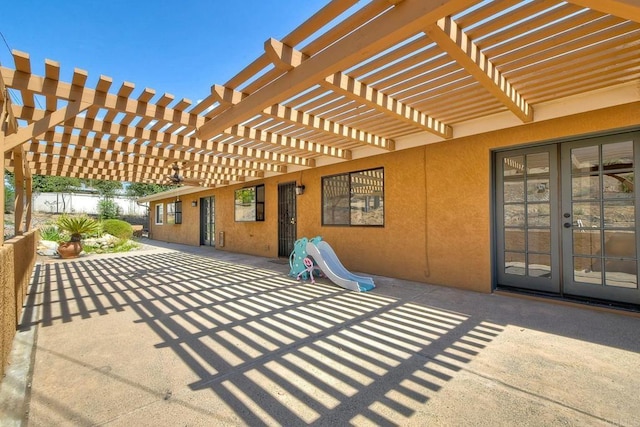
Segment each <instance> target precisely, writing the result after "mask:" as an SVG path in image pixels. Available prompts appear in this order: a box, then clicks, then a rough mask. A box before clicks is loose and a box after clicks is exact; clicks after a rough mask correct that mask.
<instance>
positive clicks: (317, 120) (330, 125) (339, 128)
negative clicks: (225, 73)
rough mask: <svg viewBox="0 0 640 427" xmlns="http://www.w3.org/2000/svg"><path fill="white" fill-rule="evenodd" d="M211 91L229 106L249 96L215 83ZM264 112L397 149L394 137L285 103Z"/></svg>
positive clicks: (342, 136)
mask: <svg viewBox="0 0 640 427" xmlns="http://www.w3.org/2000/svg"><path fill="white" fill-rule="evenodd" d="M211 93H215V97H216V100H217V101H218V102H219V103H220V104H222V105H226V106H227V108H229V107H231V106H232V105H236V104H238V103H239V102H240V101H242V100H243V99H244V98H246V97H247V96H248V95H247V94H245V93H242V92H239V91H237V90H234V89H231V88H227V87H224V86H221V85H213V87H212V88H211ZM262 114H264V115H266V116H269V117H273V118H276V119H280V120H285V121H286V122H288V123H291V124H295V125H302V126H304V127H306V128H308V129H313V130H317V131H320V132H323V133H325V134H327V135H331V136H336V137H339V138H341V139H347V140H350V141H353V142H356V143H358V144H366V145H370V146H373V147H376V148H382V149H384V150H388V151H393V150H395V141H394V140H393V139H389V138H385V137H382V136H378V135H374V134H372V133H370V132H365V131H362V130H359V129H356V128H353V127H351V126H347V125H343V124H340V123H337V122H334V121H331V120H328V119H324V118H322V117H318V116H315V115H313V114H309V113H305V112H304V111H300V110H297V109H295V108H291V107H285V106H284V105H280V104H277V105H272V106H270V107H268V108H265V109H264V110H263V111H262Z"/></svg>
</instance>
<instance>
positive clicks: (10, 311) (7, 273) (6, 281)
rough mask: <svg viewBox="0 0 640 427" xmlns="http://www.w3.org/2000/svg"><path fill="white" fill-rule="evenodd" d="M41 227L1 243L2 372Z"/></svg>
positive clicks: (14, 330)
mask: <svg viewBox="0 0 640 427" xmlns="http://www.w3.org/2000/svg"><path fill="white" fill-rule="evenodd" d="M39 236H40V233H39V230H38V229H33V230H30V231H28V232H26V233H24V234H23V235H21V236H16V237H13V238H11V239H9V240H7V241H5V242H4V245H3V246H1V247H0V266H1V268H2V271H0V273H2V274H1V276H0V285H1V292H0V321H1V322H2V333H1V337H0V340H1V341H2V344H1V350H0V352H1V353H2V355H1V359H2V360H1V362H2V365H1V366H0V372H2V373H3V374H4V370H5V369H6V367H7V363H8V359H7V358H8V355H9V352H10V351H11V345H12V342H13V337H14V335H15V332H16V328H17V326H18V319H19V318H20V315H21V314H22V306H23V303H24V299H25V296H26V293H27V288H28V286H29V280H30V278H31V273H32V272H33V267H34V266H35V262H36V247H37V245H38V238H39Z"/></svg>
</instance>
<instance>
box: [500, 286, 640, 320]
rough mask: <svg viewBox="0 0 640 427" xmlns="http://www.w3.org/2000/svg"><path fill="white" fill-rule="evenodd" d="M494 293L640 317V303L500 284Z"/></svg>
mask: <svg viewBox="0 0 640 427" xmlns="http://www.w3.org/2000/svg"><path fill="white" fill-rule="evenodd" d="M493 293H494V294H496V295H503V296H510V297H515V298H523V299H529V300H533V301H541V302H548V303H552V304H560V305H566V306H569V307H576V308H585V309H589V310H596V311H602V312H607V313H614V314H623V315H625V316H631V317H636V318H640V305H637V304H627V303H621V302H612V301H604V300H597V299H592V298H583V297H575V296H572V295H564V296H561V295H557V294H549V293H543V292H535V291H530V290H523V289H516V288H511V287H507V286H500V287H498V288H497V289H495V290H494V291H493Z"/></svg>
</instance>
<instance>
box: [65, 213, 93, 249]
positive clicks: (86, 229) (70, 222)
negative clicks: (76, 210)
mask: <svg viewBox="0 0 640 427" xmlns="http://www.w3.org/2000/svg"><path fill="white" fill-rule="evenodd" d="M58 228H59V229H60V230H62V231H66V232H67V233H69V234H70V235H71V239H70V241H71V242H79V241H80V240H81V239H82V236H83V235H85V234H94V233H97V232H98V231H100V223H99V222H97V221H95V220H93V219H91V218H89V217H86V216H68V215H63V216H61V217H60V218H58Z"/></svg>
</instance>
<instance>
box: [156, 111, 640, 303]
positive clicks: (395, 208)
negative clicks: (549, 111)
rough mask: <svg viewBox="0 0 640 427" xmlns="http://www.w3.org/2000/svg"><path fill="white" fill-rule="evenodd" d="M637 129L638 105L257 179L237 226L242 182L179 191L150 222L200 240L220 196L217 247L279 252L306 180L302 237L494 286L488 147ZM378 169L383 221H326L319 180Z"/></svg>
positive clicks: (399, 269) (364, 263)
mask: <svg viewBox="0 0 640 427" xmlns="http://www.w3.org/2000/svg"><path fill="white" fill-rule="evenodd" d="M633 126H640V103H633V104H627V105H623V106H618V107H612V108H607V109H603V110H599V111H594V112H589V113H584V114H579V115H575V116H570V117H566V118H562V119H554V120H548V121H544V122H539V123H532V124H527V125H521V126H518V127H515V128H510V129H505V130H500V131H494V132H488V133H485V134H481V135H476V136H472V137H465V138H457V139H453V140H450V141H446V142H442V143H436V144H431V145H427V146H423V147H418V148H412V149H407V150H399V151H395V152H392V153H388V154H381V155H378V156H373V157H368V158H364V159H358V160H353V161H349V162H344V163H340V164H335V165H331V166H324V167H319V168H316V169H311V170H306V171H304V172H302V173H300V172H296V173H291V174H287V175H282V176H278V177H274V178H267V179H264V180H261V181H255V182H254V181H252V182H251V183H249V184H246V185H257V184H262V183H264V184H265V190H266V220H265V221H264V222H256V223H236V222H234V217H233V194H234V190H236V189H237V188H241V187H242V185H239V186H231V187H226V188H222V189H218V190H216V189H214V190H209V191H205V192H202V193H198V194H193V195H188V196H185V197H181V198H182V200H183V224H182V225H166V224H165V225H162V226H155V225H154V224H153V222H154V221H153V218H151V221H150V223H151V225H150V227H151V232H152V237H153V238H155V239H159V240H165V241H172V242H183V243H187V244H191V245H197V244H199V213H200V208H199V207H197V208H195V207H191V200H195V199H196V198H199V197H201V196H204V195H207V196H208V195H214V196H215V197H216V230H217V231H224V232H225V235H226V236H225V246H224V248H220V249H222V250H228V251H232V252H241V253H248V254H255V255H260V256H267V257H276V256H277V237H278V236H277V232H278V223H277V209H278V207H277V199H278V195H277V186H278V184H279V183H286V182H293V181H297V182H301V183H304V185H305V186H306V191H305V194H304V195H302V196H299V197H298V198H297V203H298V206H297V208H298V231H297V234H298V237H303V236H307V237H312V236H315V235H321V236H322V237H323V239H324V240H326V241H327V242H329V244H331V246H332V247H333V248H334V249H335V251H336V253H337V254H338V256H339V257H340V260H341V261H342V262H343V264H344V265H345V266H346V267H347V268H349V269H352V270H354V271H360V272H368V273H372V274H379V275H385V276H390V277H398V278H403V279H408V280H416V281H421V282H428V283H433V284H442V285H447V286H453V287H460V288H466V289H471V290H476V291H481V292H490V290H491V285H492V283H491V269H492V267H491V214H490V213H491V191H492V189H491V150H493V149H497V148H501V147H508V146H516V145H524V144H532V143H537V142H546V141H550V140H555V139H562V138H566V137H571V136H577V135H584V134H590V133H594V132H601V131H608V130H614V129H622V128H629V127H633ZM377 167H384V171H385V226H384V227H381V228H376V227H323V226H321V188H320V185H321V178H322V177H323V176H327V175H332V174H336V173H344V172H353V171H357V170H362V169H369V168H377ZM173 200H175V199H172V200H164V201H163V202H165V203H166V202H168V201H173ZM151 209H152V210H151V212H152V215H153V212H154V210H153V204H152V206H151ZM165 213H166V209H165Z"/></svg>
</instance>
